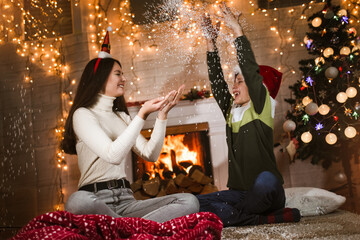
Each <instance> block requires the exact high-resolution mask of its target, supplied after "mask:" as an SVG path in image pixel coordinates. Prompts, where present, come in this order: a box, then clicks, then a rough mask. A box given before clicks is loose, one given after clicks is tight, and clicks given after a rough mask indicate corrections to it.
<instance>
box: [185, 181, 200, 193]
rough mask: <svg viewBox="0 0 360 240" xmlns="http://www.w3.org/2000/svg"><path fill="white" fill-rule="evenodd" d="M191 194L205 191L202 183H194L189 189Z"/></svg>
mask: <svg viewBox="0 0 360 240" xmlns="http://www.w3.org/2000/svg"><path fill="white" fill-rule="evenodd" d="M187 189H188V190H189V191H190V192H191V193H195V194H197V193H200V192H201V191H202V190H203V189H204V186H203V185H201V184H200V183H197V182H195V183H193V184H191V185H190V186H189V187H188V188H187Z"/></svg>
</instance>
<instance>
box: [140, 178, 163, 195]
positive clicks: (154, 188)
mask: <svg viewBox="0 0 360 240" xmlns="http://www.w3.org/2000/svg"><path fill="white" fill-rule="evenodd" d="M159 187H160V179H159V178H158V177H156V178H153V179H151V180H148V181H145V182H143V190H144V192H145V193H147V194H148V195H150V196H152V197H154V196H156V194H158V192H159Z"/></svg>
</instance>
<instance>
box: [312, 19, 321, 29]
mask: <svg viewBox="0 0 360 240" xmlns="http://www.w3.org/2000/svg"><path fill="white" fill-rule="evenodd" d="M321 23H322V20H321V18H319V17H316V18H314V19H313V20H312V22H311V25H313V27H319V26H320V25H321Z"/></svg>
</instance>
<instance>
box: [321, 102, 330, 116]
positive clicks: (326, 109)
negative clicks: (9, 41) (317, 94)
mask: <svg viewBox="0 0 360 240" xmlns="http://www.w3.org/2000/svg"><path fill="white" fill-rule="evenodd" d="M329 112H330V107H329V106H328V105H326V104H321V105H320V107H319V113H320V114H321V115H326V114H328V113H329Z"/></svg>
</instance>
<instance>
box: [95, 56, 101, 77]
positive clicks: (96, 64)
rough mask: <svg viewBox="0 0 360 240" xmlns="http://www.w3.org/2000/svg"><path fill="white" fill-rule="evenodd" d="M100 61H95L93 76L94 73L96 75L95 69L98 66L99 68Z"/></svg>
mask: <svg viewBox="0 0 360 240" xmlns="http://www.w3.org/2000/svg"><path fill="white" fill-rule="evenodd" d="M100 60H101V58H98V59H97V60H96V63H95V67H94V75H95V73H96V69H97V68H98V66H99V63H100Z"/></svg>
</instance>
